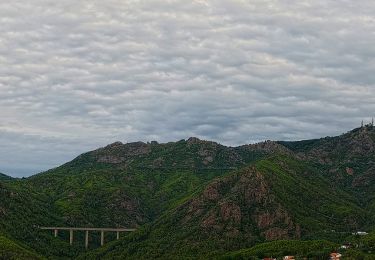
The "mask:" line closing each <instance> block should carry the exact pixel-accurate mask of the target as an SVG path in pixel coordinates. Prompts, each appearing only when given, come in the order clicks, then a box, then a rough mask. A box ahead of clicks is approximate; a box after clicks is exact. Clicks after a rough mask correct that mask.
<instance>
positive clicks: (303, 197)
mask: <svg viewBox="0 0 375 260" xmlns="http://www.w3.org/2000/svg"><path fill="white" fill-rule="evenodd" d="M373 132H374V130H373V129H372V128H371V129H370V128H368V127H367V128H364V129H359V130H358V129H356V130H354V131H352V132H349V133H348V134H345V135H343V136H340V137H334V138H324V139H319V140H311V141H302V142H271V141H266V142H262V143H259V144H254V145H243V146H239V147H226V146H223V145H220V144H217V143H215V142H209V141H203V140H199V139H197V138H189V139H188V140H181V141H178V142H171V143H165V144H159V143H157V142H151V143H142V142H137V143H128V144H122V143H120V142H116V143H113V144H111V145H108V146H106V147H103V148H100V149H98V150H95V151H92V152H88V153H85V154H82V155H80V156H78V157H77V158H76V159H74V160H73V161H71V162H69V163H66V164H64V165H62V166H60V167H57V168H55V169H51V170H49V171H47V172H45V173H41V174H38V175H35V176H32V177H30V178H26V179H11V180H9V179H7V180H5V179H0V197H1V198H2V199H1V200H0V232H2V233H3V234H4V235H5V236H7V237H11V238H12V239H13V238H14V239H15V240H17V241H21V242H22V243H24V244H25V245H26V246H29V247H31V248H33V249H35V250H36V251H37V252H38V253H40V254H41V255H43V256H46V257H50V258H53V259H57V258H58V257H60V258H61V259H67V258H75V257H77V256H78V254H80V253H82V252H84V248H83V243H80V242H79V243H78V242H77V243H75V244H74V246H73V247H70V246H69V245H68V243H67V241H68V239H67V234H61V236H62V237H61V238H53V237H52V235H51V234H50V233H49V232H46V231H40V230H39V229H38V228H37V226H38V225H40V226H50V225H51V226H54V225H62V226H86V227H94V226H97V227H134V228H137V229H138V231H137V232H135V233H134V234H131V235H128V236H127V237H125V238H123V240H121V241H118V242H116V241H114V242H113V243H109V244H108V245H107V246H106V247H103V248H99V249H97V250H95V251H94V252H93V253H92V254H91V253H89V254H88V255H85V256H83V257H87V258H89V259H92V258H95V257H103V258H112V257H114V258H133V259H138V258H168V257H169V258H181V257H189V256H190V257H211V256H214V257H216V256H221V255H223V254H225V253H227V252H229V251H235V250H240V249H242V248H249V247H252V246H254V245H255V244H257V243H262V242H265V241H269V240H275V239H334V240H333V241H340V237H341V236H344V235H345V234H347V232H352V231H357V230H360V229H363V228H366V230H371V227H372V226H373V224H374V223H375V220H374V217H373V213H374V212H375V203H372V202H373V201H374V200H373V196H374V194H375V193H374V192H373V191H375V189H373V188H374V187H373V185H372V181H371V178H372V172H371V169H372V165H373V162H374V153H373V150H372V144H373V143H372V142H373V140H375V139H373V137H374V135H373ZM334 169H336V170H334ZM337 169H338V170H337ZM340 169H341V170H342V169H344V172H342V171H341V170H340ZM340 176H341V177H340ZM363 177H365V178H366V181H365V182H361V181H358V180H361V178H363ZM355 178H358V179H357V180H356V181H355ZM355 183H360V184H361V185H359V186H355V185H354V184H355ZM354 187H355V188H354ZM332 230H334V232H333V231H332ZM92 239H93V240H92V241H90V246H91V248H92V249H94V248H96V247H98V241H99V239H98V237H97V235H95V234H94V236H93V237H92ZM77 241H83V237H82V234H79V233H77Z"/></svg>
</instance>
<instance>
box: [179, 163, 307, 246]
mask: <svg viewBox="0 0 375 260" xmlns="http://www.w3.org/2000/svg"><path fill="white" fill-rule="evenodd" d="M270 188H271V187H270V186H269V185H268V183H267V181H266V179H265V178H264V176H263V174H262V173H260V172H259V171H257V170H256V169H255V168H254V167H249V168H246V169H245V170H243V171H241V172H239V173H237V174H233V175H231V176H228V177H226V178H223V179H218V180H215V181H214V182H212V183H211V184H209V185H208V186H207V187H206V188H205V190H204V191H203V192H202V194H201V196H199V197H197V198H196V199H193V200H191V201H190V202H188V203H187V204H185V205H184V206H183V209H180V210H186V213H185V216H184V218H183V219H182V222H183V223H184V225H189V222H191V221H196V220H197V219H200V227H201V228H202V232H207V233H212V232H214V233H217V232H219V233H222V234H223V236H233V235H234V234H243V235H244V234H247V233H249V234H251V233H252V232H254V230H258V232H259V233H260V234H262V236H263V237H264V238H265V239H267V240H273V239H291V238H299V237H300V236H301V233H300V228H299V226H298V225H297V224H295V223H294V221H293V219H292V217H291V216H290V214H289V213H288V211H287V210H286V209H285V208H283V206H282V205H281V204H279V203H278V202H276V200H275V198H274V197H273V195H272V193H271V191H270ZM247 235H248V234H247Z"/></svg>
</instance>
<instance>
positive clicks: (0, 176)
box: [0, 172, 12, 180]
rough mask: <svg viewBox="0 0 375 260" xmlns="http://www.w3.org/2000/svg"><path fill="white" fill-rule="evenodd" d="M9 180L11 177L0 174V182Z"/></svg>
mask: <svg viewBox="0 0 375 260" xmlns="http://www.w3.org/2000/svg"><path fill="white" fill-rule="evenodd" d="M10 179H12V177H10V176H8V175H5V174H3V173H1V172H0V180H10Z"/></svg>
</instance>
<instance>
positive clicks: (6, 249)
mask: <svg viewBox="0 0 375 260" xmlns="http://www.w3.org/2000/svg"><path fill="white" fill-rule="evenodd" d="M0 259H8V260H21V259H24V260H39V259H44V258H42V257H41V256H39V255H37V254H36V253H34V252H33V251H32V250H31V249H27V248H26V247H24V246H21V245H20V244H19V243H16V242H14V241H12V240H10V239H8V238H6V237H4V236H1V235H0Z"/></svg>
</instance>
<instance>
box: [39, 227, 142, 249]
mask: <svg viewBox="0 0 375 260" xmlns="http://www.w3.org/2000/svg"><path fill="white" fill-rule="evenodd" d="M39 228H40V229H43V230H51V231H53V234H54V236H55V237H57V236H58V232H59V231H60V230H66V231H69V243H70V245H73V240H74V234H73V232H74V231H85V248H86V249H88V247H89V231H95V232H97V231H100V245H101V246H103V245H104V232H116V239H117V240H119V239H120V232H133V231H135V229H134V228H92V227H39Z"/></svg>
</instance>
